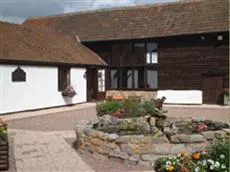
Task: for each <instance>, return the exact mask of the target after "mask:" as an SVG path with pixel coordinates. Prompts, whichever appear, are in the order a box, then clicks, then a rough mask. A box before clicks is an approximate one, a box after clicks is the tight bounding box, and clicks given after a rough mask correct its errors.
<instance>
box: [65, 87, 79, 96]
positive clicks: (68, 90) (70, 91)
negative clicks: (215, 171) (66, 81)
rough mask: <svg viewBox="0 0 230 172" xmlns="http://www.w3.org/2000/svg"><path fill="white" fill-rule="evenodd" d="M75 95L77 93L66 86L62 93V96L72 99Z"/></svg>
mask: <svg viewBox="0 0 230 172" xmlns="http://www.w3.org/2000/svg"><path fill="white" fill-rule="evenodd" d="M76 94H77V93H76V92H75V90H74V88H73V87H72V86H67V87H66V88H65V89H64V90H63V92H62V96H64V97H70V98H73V97H74V96H75V95H76Z"/></svg>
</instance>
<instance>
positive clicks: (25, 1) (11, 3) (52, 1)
mask: <svg viewBox="0 0 230 172" xmlns="http://www.w3.org/2000/svg"><path fill="white" fill-rule="evenodd" d="M174 1H177V0H0V20H1V21H7V22H11V23H19V24H21V23H22V22H23V21H24V20H26V19H27V18H29V17H34V16H49V15H57V14H65V13H70V12H77V11H86V10H95V9H101V8H114V7H122V6H135V5H143V4H154V3H164V2H174Z"/></svg>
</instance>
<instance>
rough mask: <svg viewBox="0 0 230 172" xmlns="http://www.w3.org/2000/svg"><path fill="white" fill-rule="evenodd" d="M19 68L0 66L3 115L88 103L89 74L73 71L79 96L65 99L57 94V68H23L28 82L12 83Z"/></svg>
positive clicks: (0, 100) (73, 82)
mask: <svg viewBox="0 0 230 172" xmlns="http://www.w3.org/2000/svg"><path fill="white" fill-rule="evenodd" d="M17 67H18V66H16V65H0V114H1V113H8V112H15V111H24V110H32V109H40V108H47V107H54V106H61V105H66V104H72V103H81V102H86V79H85V78H84V77H83V75H84V72H85V71H86V70H85V69H83V68H71V72H70V73H71V84H72V85H73V86H74V88H75V90H76V92H77V95H76V96H75V97H74V98H72V99H71V98H63V96H62V95H61V92H59V91H58V69H57V67H39V66H20V67H21V69H23V70H24V71H25V72H26V82H12V80H11V77H12V72H13V71H14V70H15V69H16V68H17Z"/></svg>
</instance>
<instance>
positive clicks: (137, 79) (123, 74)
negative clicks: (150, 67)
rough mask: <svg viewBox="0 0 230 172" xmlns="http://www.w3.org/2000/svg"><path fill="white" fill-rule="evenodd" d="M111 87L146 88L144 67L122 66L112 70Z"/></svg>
mask: <svg viewBox="0 0 230 172" xmlns="http://www.w3.org/2000/svg"><path fill="white" fill-rule="evenodd" d="M110 88H111V89H117V88H121V89H138V88H144V68H134V69H131V68H128V67H120V68H117V69H111V71H110Z"/></svg>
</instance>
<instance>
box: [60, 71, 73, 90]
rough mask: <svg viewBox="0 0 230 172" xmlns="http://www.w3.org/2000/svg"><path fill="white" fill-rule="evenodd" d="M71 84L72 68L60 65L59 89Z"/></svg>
mask: <svg viewBox="0 0 230 172" xmlns="http://www.w3.org/2000/svg"><path fill="white" fill-rule="evenodd" d="M68 85H70V68H69V67H58V91H63V90H64V89H65V88H66V87H67V86H68Z"/></svg>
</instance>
